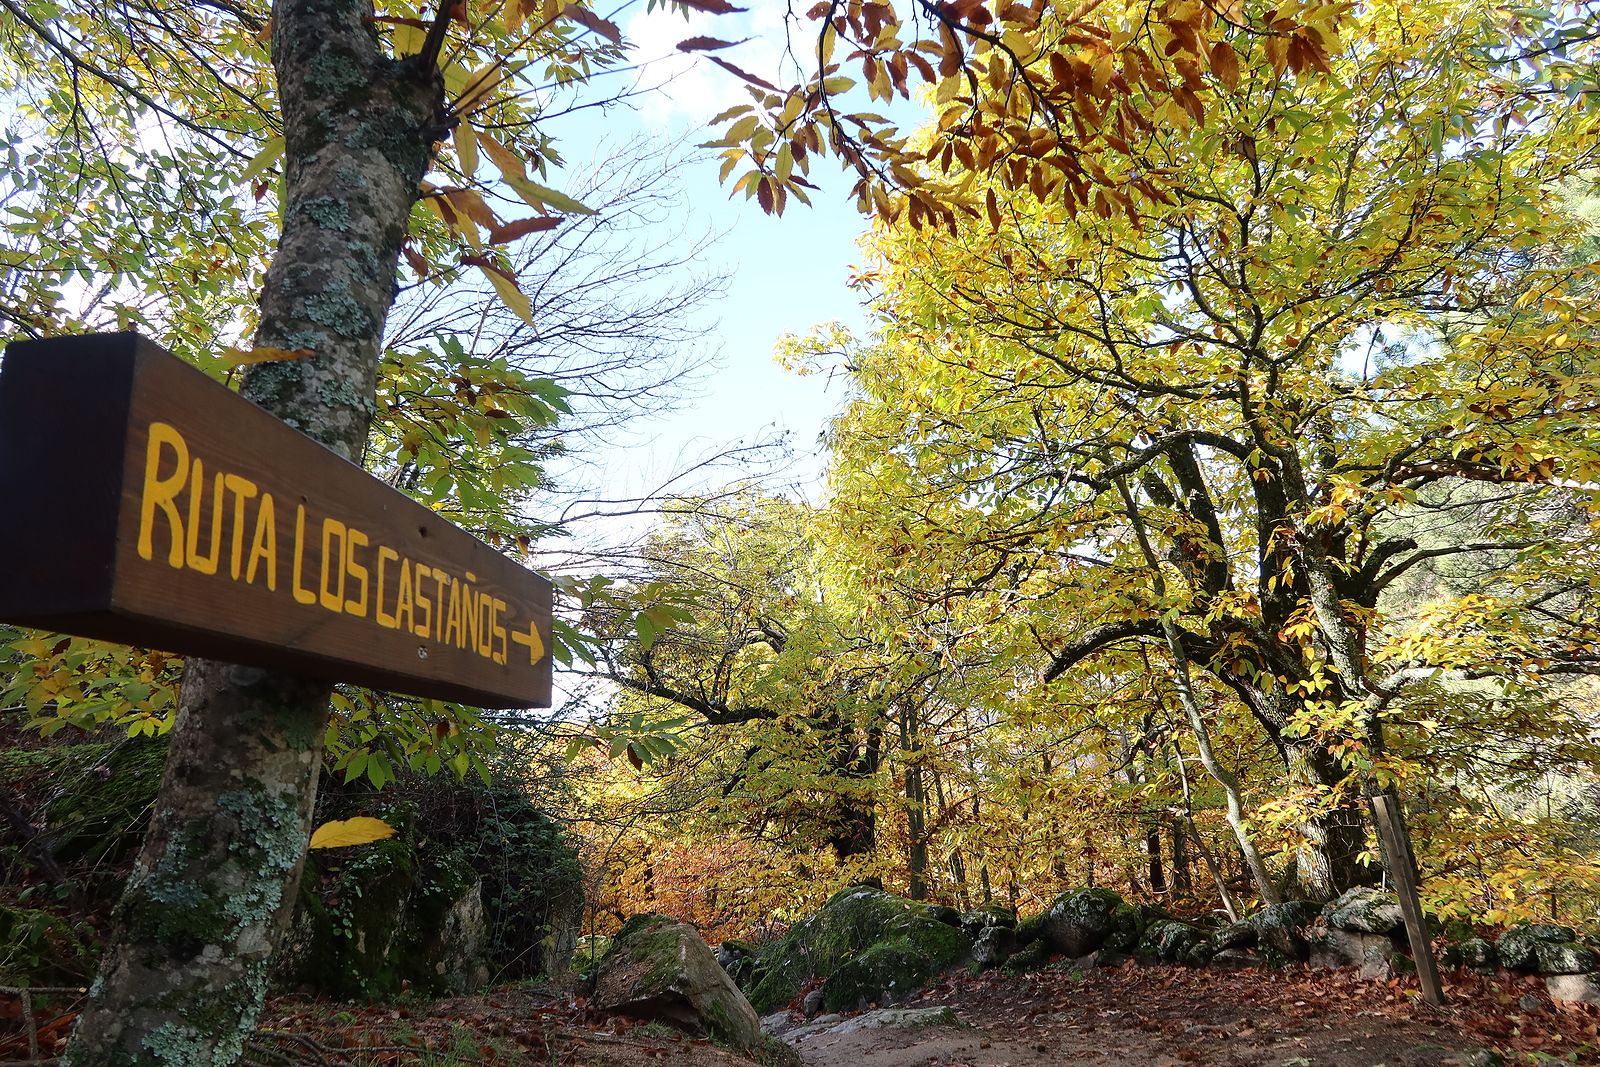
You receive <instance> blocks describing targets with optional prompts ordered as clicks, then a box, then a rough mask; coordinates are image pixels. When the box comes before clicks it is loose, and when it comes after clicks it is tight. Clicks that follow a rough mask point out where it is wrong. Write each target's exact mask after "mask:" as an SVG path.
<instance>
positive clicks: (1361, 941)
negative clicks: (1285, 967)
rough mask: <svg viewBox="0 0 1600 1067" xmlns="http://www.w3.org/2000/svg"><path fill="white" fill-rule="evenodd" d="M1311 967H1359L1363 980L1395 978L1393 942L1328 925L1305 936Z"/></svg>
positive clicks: (1316, 928) (1313, 929)
mask: <svg viewBox="0 0 1600 1067" xmlns="http://www.w3.org/2000/svg"><path fill="white" fill-rule="evenodd" d="M1306 943H1307V945H1308V947H1309V950H1310V963H1311V966H1312V967H1315V968H1319V969H1321V968H1336V967H1359V968H1360V969H1361V977H1363V978H1376V979H1384V978H1392V977H1393V976H1394V956H1395V947H1394V940H1393V939H1392V938H1390V937H1389V936H1388V935H1386V934H1373V933H1366V932H1363V931H1360V930H1350V929H1342V928H1339V927H1335V926H1332V925H1330V924H1328V923H1326V922H1318V923H1316V924H1314V925H1313V926H1312V927H1311V928H1310V929H1309V930H1308V931H1307V932H1306Z"/></svg>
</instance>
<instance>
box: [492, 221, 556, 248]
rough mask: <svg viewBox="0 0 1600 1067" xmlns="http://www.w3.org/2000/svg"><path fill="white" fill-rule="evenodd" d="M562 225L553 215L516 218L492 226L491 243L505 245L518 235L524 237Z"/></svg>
mask: <svg viewBox="0 0 1600 1067" xmlns="http://www.w3.org/2000/svg"><path fill="white" fill-rule="evenodd" d="M560 225H561V220H560V219H559V218H556V217H555V216H553V215H540V216H538V217H536V218H531V219H516V220H515V221H512V222H507V223H503V224H502V225H499V226H495V227H492V228H491V229H490V230H489V243H490V244H492V245H503V244H506V243H508V242H510V241H515V240H516V239H517V238H518V237H523V236H526V235H527V234H530V233H543V232H545V231H546V230H553V229H555V228H556V227H557V226H560Z"/></svg>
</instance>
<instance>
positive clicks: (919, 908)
mask: <svg viewBox="0 0 1600 1067" xmlns="http://www.w3.org/2000/svg"><path fill="white" fill-rule="evenodd" d="M971 948H972V940H971V938H969V937H967V935H966V934H964V933H962V932H961V930H960V929H958V928H957V927H955V926H951V925H949V924H948V923H946V922H943V921H940V918H939V917H938V916H936V915H935V914H933V913H931V912H930V910H929V908H928V906H927V905H925V904H922V903H919V902H917V901H912V900H906V899H905V898H903V897H897V896H895V895H893V894H891V893H885V892H883V891H882V890H879V889H871V888H866V887H855V888H851V889H844V890H840V891H839V892H838V893H835V894H834V895H833V896H832V897H830V898H828V902H827V903H826V904H824V905H823V907H822V910H820V911H818V912H817V913H816V914H815V915H813V916H811V917H810V918H808V919H806V920H805V921H804V922H800V923H797V924H795V926H794V928H793V929H791V930H790V931H789V933H788V934H787V935H786V936H784V937H783V938H782V939H780V940H778V941H775V942H773V943H771V944H769V945H768V946H766V947H765V948H763V949H762V950H761V953H760V954H759V955H758V956H757V957H756V961H755V964H754V966H753V967H752V968H751V971H750V974H749V976H748V978H747V982H746V986H745V988H746V989H747V990H748V992H749V996H750V1001H751V1003H752V1004H754V1005H756V1007H757V1008H758V1009H759V1010H763V1011H771V1010H772V1009H774V1008H777V1007H779V1006H780V1005H783V1004H787V1003H789V1002H790V1001H791V1000H793V999H794V997H795V996H796V995H797V994H798V993H799V991H800V988H801V986H803V985H804V984H805V983H806V982H808V981H810V980H812V979H814V978H822V979H824V982H823V986H822V990H823V1003H822V1007H824V1008H825V1009H827V1010H830V1011H832V1010H838V1009H841V1008H847V1009H854V1008H857V1007H858V1006H861V1004H862V1003H863V1002H865V1003H880V1004H881V1003H883V1001H884V999H885V998H886V997H887V998H894V997H904V996H906V995H907V994H908V993H910V992H912V991H913V990H915V989H917V988H920V987H921V986H922V985H925V984H926V983H927V981H928V979H930V978H932V977H933V976H934V975H936V974H939V973H940V972H941V971H944V970H946V969H947V968H950V967H954V966H956V965H957V964H959V963H961V962H962V961H963V960H965V959H966V958H967V954H968V953H969V952H970V951H971Z"/></svg>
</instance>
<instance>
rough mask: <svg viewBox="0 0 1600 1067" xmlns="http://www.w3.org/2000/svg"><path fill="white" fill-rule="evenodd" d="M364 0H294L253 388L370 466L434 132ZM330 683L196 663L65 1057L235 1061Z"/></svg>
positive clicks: (275, 922) (78, 1065)
mask: <svg viewBox="0 0 1600 1067" xmlns="http://www.w3.org/2000/svg"><path fill="white" fill-rule="evenodd" d="M372 16H373V9H372V5H371V3H370V2H366V0H281V2H279V3H277V4H275V5H274V10H273V41H272V47H273V64H274V67H275V68H276V70H277V75H278V92H279V99H280V103H281V107H282V117H283V129H284V135H285V142H286V151H285V157H284V160H285V162H284V166H285V168H286V171H285V178H286V182H285V187H286V200H285V203H284V209H283V235H282V238H281V240H280V243H279V248H278V253H277V255H276V257H275V259H274V261H273V264H272V268H271V270H270V271H269V273H268V275H267V281H266V286H265V288H264V290H263V292H262V297H261V323H260V326H259V328H258V330H257V333H256V344H257V345H259V346H270V347H273V348H281V349H289V350H304V351H305V352H307V353H309V354H308V355H307V356H306V357H305V358H301V359H296V360H293V361H287V362H275V363H264V364H260V365H257V366H255V367H254V368H252V371H251V373H250V374H249V375H248V376H247V378H246V380H245V383H244V394H245V395H246V396H247V397H249V398H250V399H251V400H253V401H255V402H256V403H257V404H260V405H261V406H262V407H264V408H266V409H267V410H268V411H270V412H272V413H273V414H274V415H276V416H278V417H279V418H280V419H282V420H283V421H284V422H286V423H288V424H289V425H291V426H293V427H295V428H297V429H299V430H301V431H303V432H305V433H307V434H309V435H310V436H312V437H314V438H316V439H317V440H319V441H321V442H322V443H323V444H325V445H327V446H328V447H329V448H331V449H333V450H334V451H336V452H338V453H340V454H341V455H343V456H345V457H346V458H348V459H351V460H353V461H359V460H360V457H361V453H362V450H363V447H364V445H365V442H366V438H367V431H368V426H369V423H370V421H371V418H372V413H373V402H374V400H373V398H374V395H375V383H376V375H377V365H378V357H379V354H380V352H381V351H382V335H383V324H384V320H385V318H386V316H387V314H388V310H389V305H390V303H391V302H392V300H393V296H394V285H395V271H396V264H397V262H398V260H399V255H400V246H401V242H402V241H403V240H404V237H405V233H406V227H407V222H408V219H409V217H410V212H411V208H412V205H413V204H414V203H415V201H416V197H417V190H418V185H419V182H420V181H421V178H422V175H423V172H424V170H425V168H426V165H427V161H428V158H429V154H430V152H431V149H432V144H433V142H434V140H435V139H436V138H437V137H438V136H439V134H440V129H439V126H440V123H441V115H442V111H443V90H442V87H441V85H440V82H439V79H438V75H437V73H436V71H434V70H433V69H432V67H431V65H427V66H425V65H424V64H422V63H421V62H419V61H417V60H399V61H396V60H393V59H391V58H389V57H387V56H385V55H384V54H383V53H382V51H381V50H380V48H379V42H378V38H377V34H376V31H375V28H374V23H373V21H372ZM330 690H331V683H330V682H327V681H319V680H311V679H305V678H298V677H292V676H286V675H281V674H275V673H271V672H267V671H261V670H257V669H254V668H249V667H241V666H237V665H232V664H225V663H217V662H210V661H204V660H191V661H190V662H189V664H188V665H187V669H186V670H185V673H184V679H183V688H182V696H181V700H180V707H179V712H178V716H177V719H176V721H175V723H174V726H173V734H172V746H171V753H170V755H169V757H168V762H167V768H166V773H165V775H164V777H163V780H162V785H161V792H160V795H159V797H158V798H157V801H156V810H155V813H154V815H153V818H152V822H151V826H150V830H149V832H148V834H147V836H146V838H145V842H144V847H143V849H142V851H141V853H140V857H139V860H138V862H137V863H136V865H135V869H134V872H133V875H132V877H131V878H130V880H129V883H128V886H127V889H126V890H125V892H124V896H123V899H122V901H121V903H120V905H119V906H118V910H117V914H116V928H115V930H114V931H113V933H112V935H111V938H110V943H109V944H108V946H107V951H106V953H105V957H104V960H103V963H102V967H101V972H100V977H99V978H98V979H97V980H96V982H95V985H94V987H93V989H92V990H91V995H90V999H89V1004H88V1006H87V1007H86V1008H85V1009H84V1011H83V1013H82V1015H81V1016H80V1018H79V1022H78V1026H77V1029H76V1031H75V1032H74V1034H73V1038H72V1041H71V1042H70V1044H69V1046H68V1049H67V1053H66V1057H65V1060H64V1063H65V1064H69V1065H71V1067H91V1065H95V1067H98V1065H108V1067H109V1065H112V1064H116V1065H127V1064H183V1065H185V1067H193V1065H204V1064H229V1063H233V1062H234V1061H235V1060H236V1059H237V1058H238V1057H239V1054H240V1051H241V1050H242V1047H243V1043H244V1041H245V1038H246V1035H247V1034H248V1033H249V1031H250V1029H251V1028H252V1027H253V1026H254V1024H255V1020H256V1018H257V1016H258V1014H259V1012H260V1010H261V1005H262V1002H263V1000H264V998H265V995H266V974H267V963H268V958H269V957H270V955H271V952H272V948H273V946H274V944H275V943H276V942H277V940H278V937H279V935H280V934H281V933H282V931H283V928H284V926H285V925H286V923H287V921H288V919H289V915H290V912H291V909H292V904H293V900H294V896H295V891H296V888H297V886H298V883H299V878H300V871H301V867H302V863H303V859H304V855H305V846H306V840H307V837H308V835H309V832H310V821H311V811H312V803H313V800H314V798H315V795H316V786H317V775H318V770H319V768H320V766H321V760H322V752H323V742H324V736H325V733H326V728H327V723H328V714H329V712H328V697H329V693H330Z"/></svg>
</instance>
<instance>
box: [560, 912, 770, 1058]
mask: <svg viewBox="0 0 1600 1067" xmlns="http://www.w3.org/2000/svg"><path fill="white" fill-rule="evenodd" d="M590 1004H591V1005H592V1006H593V1007H594V1008H596V1009H598V1010H600V1011H610V1012H616V1013H618V1014H621V1015H629V1016H632V1017H634V1018H637V1019H646V1020H652V1021H658V1022H664V1023H667V1024H669V1025H672V1026H676V1027H678V1028H679V1029H681V1030H684V1031H687V1032H688V1033H691V1034H697V1035H703V1036H706V1037H709V1038H711V1039H713V1040H715V1041H720V1042H722V1043H724V1044H728V1045H733V1046H735V1047H737V1048H741V1049H750V1048H754V1047H756V1046H757V1045H759V1044H761V1042H762V1040H763V1037H762V1032H761V1018H760V1016H758V1015H757V1014H756V1013H755V1009H753V1008H751V1006H750V1002H749V1001H748V1000H746V999H745V998H744V994H743V993H740V992H739V988H738V986H736V985H734V984H733V979H731V978H729V977H728V973H727V972H726V971H724V970H723V969H722V967H721V966H720V965H719V964H718V963H717V958H716V956H714V955H712V952H711V949H710V947H709V946H708V945H707V944H706V943H705V942H704V941H702V940H701V939H700V934H699V933H698V932H697V931H696V930H695V929H694V927H692V926H689V925H687V924H685V923H680V922H674V921H673V920H672V919H669V918H668V917H666V916H664V915H637V916H634V917H633V918H632V919H629V920H628V921H627V922H626V923H625V924H623V927H622V929H621V930H620V931H618V933H617V936H616V937H615V938H613V939H612V942H611V947H610V948H609V949H607V950H606V954H605V956H604V957H602V958H601V960H600V966H599V968H598V969H597V970H596V972H595V987H594V996H593V997H592V998H590Z"/></svg>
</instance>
